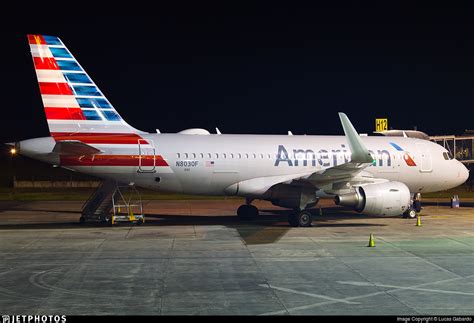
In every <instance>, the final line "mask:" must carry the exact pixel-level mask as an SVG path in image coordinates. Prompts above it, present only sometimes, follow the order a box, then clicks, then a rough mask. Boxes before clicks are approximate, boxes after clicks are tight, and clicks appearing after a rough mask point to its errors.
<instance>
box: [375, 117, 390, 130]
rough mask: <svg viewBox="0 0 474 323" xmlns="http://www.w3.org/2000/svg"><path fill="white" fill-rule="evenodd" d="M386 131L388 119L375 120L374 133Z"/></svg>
mask: <svg viewBox="0 0 474 323" xmlns="http://www.w3.org/2000/svg"><path fill="white" fill-rule="evenodd" d="M384 130H388V119H375V131H377V132H379V131H384Z"/></svg>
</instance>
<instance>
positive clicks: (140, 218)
mask: <svg viewBox="0 0 474 323" xmlns="http://www.w3.org/2000/svg"><path fill="white" fill-rule="evenodd" d="M86 221H88V222H102V223H108V224H111V225H113V224H115V223H117V222H133V223H136V224H142V223H144V222H145V217H144V214H143V204H142V200H141V197H140V193H139V192H138V190H137V189H136V188H135V186H133V185H128V186H119V185H117V182H116V181H114V180H105V181H103V182H102V183H101V184H100V185H99V187H98V188H97V189H96V190H95V191H94V193H93V194H92V195H91V196H90V197H89V199H88V200H87V201H86V202H85V203H84V205H83V207H82V215H81V218H80V223H84V222H86Z"/></svg>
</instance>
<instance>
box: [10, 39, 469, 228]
mask: <svg viewBox="0 0 474 323" xmlns="http://www.w3.org/2000/svg"><path fill="white" fill-rule="evenodd" d="M28 41H29V45H30V48H31V54H32V56H33V63H34V67H35V70H36V75H37V78H38V82H39V88H40V93H41V97H42V101H43V105H44V110H45V114H46V118H47V122H48V126H49V131H50V136H49V137H43V138H35V139H29V140H24V141H21V142H18V143H16V148H17V150H18V152H19V153H20V154H23V155H25V156H28V157H31V158H34V159H37V160H40V161H43V162H46V163H50V164H53V165H58V166H61V167H64V168H67V169H71V170H74V171H77V172H81V173H86V174H91V175H94V176H98V177H100V178H104V179H113V180H116V181H117V182H118V183H126V184H131V183H133V184H134V185H136V186H137V187H145V188H149V189H153V190H157V191H166V192H177V193H186V194H203V195H234V196H241V197H244V198H245V199H246V204H244V205H242V206H240V207H239V209H238V210H237V215H238V216H239V217H241V218H245V219H249V218H253V217H255V216H257V215H258V209H257V208H256V207H255V206H253V205H252V204H251V203H252V201H254V200H256V199H262V200H268V201H271V202H272V203H273V204H274V205H277V206H281V207H286V208H290V209H293V210H294V212H293V213H291V215H290V216H289V218H288V221H289V223H290V224H291V225H292V226H310V225H311V222H312V218H311V214H310V213H309V212H308V208H310V207H313V206H314V205H316V203H317V202H318V200H319V198H321V197H327V196H332V197H334V199H335V202H336V204H339V205H342V206H346V207H351V208H353V209H355V210H357V211H358V212H363V213H365V214H369V215H378V216H395V215H405V216H409V217H414V216H416V211H415V209H414V208H413V196H414V194H417V193H424V192H436V191H441V190H446V189H449V188H452V187H456V186H458V185H460V184H462V183H464V182H465V181H466V179H467V178H468V170H467V169H466V167H464V165H462V164H461V163H460V162H459V161H457V160H455V159H453V158H452V157H451V155H450V154H449V152H448V151H447V150H446V149H444V148H443V147H441V146H439V145H437V144H435V143H432V142H430V141H426V140H421V139H414V138H404V137H378V136H374V137H371V136H362V137H361V136H359V134H358V133H357V131H356V130H355V129H354V127H353V125H352V124H351V122H350V121H349V119H348V117H347V116H346V115H345V114H344V113H339V117H340V121H341V124H342V128H343V131H344V136H296V135H291V134H290V135H226V134H220V133H218V134H210V133H209V132H208V131H206V130H204V129H187V130H184V131H181V132H179V133H176V134H162V133H146V132H143V131H139V130H137V129H135V128H133V127H132V126H130V125H129V124H127V123H126V122H125V121H124V120H123V119H122V118H121V117H120V115H119V114H118V112H117V111H116V110H115V108H114V107H113V106H112V104H111V103H110V101H109V100H108V99H107V98H106V97H105V96H104V95H103V93H102V92H101V91H100V90H99V88H98V87H97V86H96V85H95V83H94V82H93V81H92V79H91V78H90V77H89V76H88V74H87V73H86V72H85V70H84V69H83V68H82V66H81V65H79V63H78V61H77V60H76V59H75V58H74V56H73V55H72V54H71V52H70V51H69V50H68V49H67V48H66V46H65V45H64V44H63V42H62V41H61V40H60V39H59V38H58V37H54V36H47V35H28Z"/></svg>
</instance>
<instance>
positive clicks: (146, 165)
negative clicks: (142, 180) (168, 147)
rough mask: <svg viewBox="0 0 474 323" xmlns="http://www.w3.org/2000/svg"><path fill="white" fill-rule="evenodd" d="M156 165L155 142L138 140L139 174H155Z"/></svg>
mask: <svg viewBox="0 0 474 323" xmlns="http://www.w3.org/2000/svg"><path fill="white" fill-rule="evenodd" d="M155 165H156V158H155V146H154V144H153V140H150V139H146V140H145V139H138V172H139V173H154V172H156V170H155Z"/></svg>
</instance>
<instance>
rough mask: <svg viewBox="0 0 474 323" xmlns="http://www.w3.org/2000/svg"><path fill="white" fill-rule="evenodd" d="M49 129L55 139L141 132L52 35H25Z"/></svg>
mask: <svg viewBox="0 0 474 323" xmlns="http://www.w3.org/2000/svg"><path fill="white" fill-rule="evenodd" d="M28 42H29V44H30V48H31V55H32V56H33V62H34V66H35V70H36V76H37V77H38V83H39V87H40V92H41V97H42V100H43V105H44V110H45V113H46V119H47V120H48V126H49V131H50V133H51V135H52V136H53V137H54V138H55V139H56V140H64V139H65V138H66V139H68V138H70V139H72V138H71V137H74V136H75V135H76V136H77V134H79V133H82V134H83V135H84V136H87V137H90V136H95V135H98V136H101V137H103V136H104V135H108V134H110V135H112V134H117V135H123V134H140V133H143V132H141V131H139V130H137V129H135V128H133V127H131V126H130V125H128V124H127V123H126V122H125V121H124V120H123V119H122V117H120V115H119V114H118V113H117V111H116V110H115V109H114V107H113V106H112V104H110V102H109V100H107V98H106V97H105V96H104V95H103V94H102V92H101V91H100V90H99V88H98V87H97V86H96V85H95V83H94V82H93V81H92V80H91V78H90V77H89V76H88V75H87V73H86V72H85V71H84V69H83V68H82V67H81V65H79V63H78V62H77V60H76V59H75V58H74V56H72V54H71V52H69V50H68V49H67V48H66V46H64V44H63V42H62V41H61V40H60V39H59V38H58V37H54V36H46V35H28Z"/></svg>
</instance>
